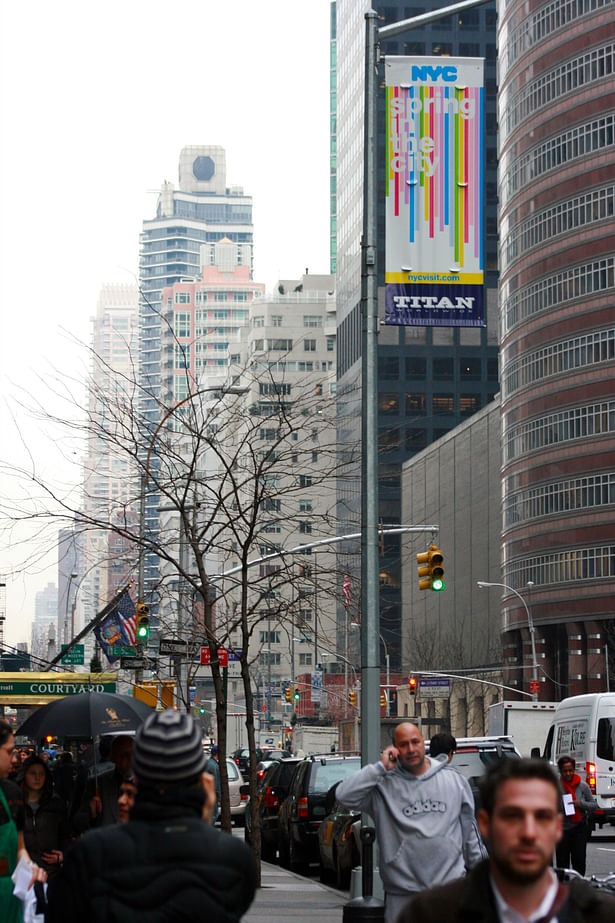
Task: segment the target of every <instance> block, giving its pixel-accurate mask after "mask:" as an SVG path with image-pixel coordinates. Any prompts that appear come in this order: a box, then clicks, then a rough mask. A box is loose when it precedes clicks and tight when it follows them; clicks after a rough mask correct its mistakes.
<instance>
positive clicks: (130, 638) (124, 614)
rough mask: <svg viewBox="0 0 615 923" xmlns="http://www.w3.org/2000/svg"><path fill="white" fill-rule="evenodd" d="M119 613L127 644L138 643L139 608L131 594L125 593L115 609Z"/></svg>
mask: <svg viewBox="0 0 615 923" xmlns="http://www.w3.org/2000/svg"><path fill="white" fill-rule="evenodd" d="M115 611H116V612H117V614H118V618H119V621H120V627H121V629H122V633H123V635H124V638H125V640H126V643H127V644H136V643H137V610H136V608H135V604H134V603H133V601H132V599H131V598H130V595H129V594H128V593H125V594H124V596H122V598H121V599H120V601H119V603H118V604H117V609H116V610H115Z"/></svg>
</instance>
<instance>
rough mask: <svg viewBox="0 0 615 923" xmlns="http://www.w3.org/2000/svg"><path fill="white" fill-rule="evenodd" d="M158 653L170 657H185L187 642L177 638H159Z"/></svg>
mask: <svg viewBox="0 0 615 923" xmlns="http://www.w3.org/2000/svg"><path fill="white" fill-rule="evenodd" d="M159 653H160V654H166V655H167V656H171V657H173V656H174V655H175V656H181V655H182V654H184V655H185V654H187V653H188V642H187V641H182V640H181V639H179V638H161V639H160V651H159Z"/></svg>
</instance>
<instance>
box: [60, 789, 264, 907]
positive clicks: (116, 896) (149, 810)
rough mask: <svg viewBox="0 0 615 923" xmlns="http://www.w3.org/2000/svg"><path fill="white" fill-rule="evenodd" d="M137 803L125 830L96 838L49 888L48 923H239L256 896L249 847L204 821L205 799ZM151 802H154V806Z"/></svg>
mask: <svg viewBox="0 0 615 923" xmlns="http://www.w3.org/2000/svg"><path fill="white" fill-rule="evenodd" d="M147 797H148V800H145V797H144V796H141V797H140V796H137V801H136V803H135V806H134V808H133V811H132V816H131V819H130V820H129V821H128V823H126V824H117V825H116V826H111V827H102V828H100V829H98V830H91V831H90V832H88V833H86V834H85V835H84V836H83V837H82V839H81V840H78V841H77V842H76V843H75V844H74V846H73V847H72V848H71V849H70V851H69V852H68V854H67V856H66V858H65V861H64V866H63V868H62V869H61V870H60V873H59V875H58V876H57V878H56V879H55V881H53V882H52V883H51V884H50V886H49V892H48V900H49V907H48V911H47V916H46V923H86V921H87V923H141V921H147V923H161V921H164V923H202V921H204V920H206V921H207V923H235V921H238V920H239V919H240V918H241V917H242V916H243V914H244V913H245V912H246V910H247V909H248V907H249V906H250V904H251V903H252V899H253V897H254V891H255V888H256V865H255V862H254V857H253V855H252V853H251V851H250V850H249V849H248V847H247V846H246V845H245V843H243V842H241V840H238V839H236V838H235V837H232V836H229V835H228V834H227V833H223V832H220V831H218V830H216V829H215V828H214V827H212V826H211V825H210V824H207V823H205V822H204V821H203V820H201V808H202V804H203V792H202V791H200V790H196V789H186V788H180V787H177V788H175V789H172V790H169V791H167V793H166V795H150V794H149V793H148V796H147ZM150 799H151V800H150Z"/></svg>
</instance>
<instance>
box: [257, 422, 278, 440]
mask: <svg viewBox="0 0 615 923" xmlns="http://www.w3.org/2000/svg"><path fill="white" fill-rule="evenodd" d="M259 437H260V438H261V439H266V440H267V441H268V442H275V440H276V439H277V438H278V430H277V429H274V428H272V427H267V428H266V427H262V426H261V428H260V430H259Z"/></svg>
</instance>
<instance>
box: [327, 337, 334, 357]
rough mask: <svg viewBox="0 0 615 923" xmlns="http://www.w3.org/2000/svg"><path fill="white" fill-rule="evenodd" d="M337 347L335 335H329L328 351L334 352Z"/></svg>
mask: <svg viewBox="0 0 615 923" xmlns="http://www.w3.org/2000/svg"><path fill="white" fill-rule="evenodd" d="M334 349H335V340H334V339H333V337H327V352H329V353H332V352H333V350H334Z"/></svg>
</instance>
